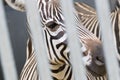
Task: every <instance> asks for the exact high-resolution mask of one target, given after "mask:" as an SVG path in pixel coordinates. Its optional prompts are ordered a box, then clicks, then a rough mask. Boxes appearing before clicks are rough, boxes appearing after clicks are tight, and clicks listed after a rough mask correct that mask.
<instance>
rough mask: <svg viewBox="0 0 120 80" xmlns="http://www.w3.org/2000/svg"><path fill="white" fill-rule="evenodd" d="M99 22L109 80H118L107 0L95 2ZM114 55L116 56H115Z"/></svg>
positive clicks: (119, 75)
mask: <svg viewBox="0 0 120 80" xmlns="http://www.w3.org/2000/svg"><path fill="white" fill-rule="evenodd" d="M95 1H96V8H97V13H98V18H99V21H100V27H101V33H102V41H103V47H104V52H105V60H106V67H107V72H108V77H109V80H120V73H119V66H118V62H117V58H116V54H117V53H116V52H117V51H116V47H115V43H114V42H115V39H114V36H113V32H112V26H111V23H110V16H109V14H110V10H109V4H108V3H109V2H108V0H95ZM115 53H116V54H115Z"/></svg>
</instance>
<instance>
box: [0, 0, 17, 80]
mask: <svg viewBox="0 0 120 80" xmlns="http://www.w3.org/2000/svg"><path fill="white" fill-rule="evenodd" d="M0 18H1V19H0V58H1V59H0V60H1V63H2V68H3V73H4V79H5V80H18V77H17V71H16V66H15V62H14V57H13V51H12V47H11V43H10V38H9V33H8V29H7V23H6V19H5V12H4V8H3V2H2V0H0Z"/></svg>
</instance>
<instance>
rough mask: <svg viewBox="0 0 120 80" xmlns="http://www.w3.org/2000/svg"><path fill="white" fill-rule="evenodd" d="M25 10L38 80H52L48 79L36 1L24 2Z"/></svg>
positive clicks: (47, 67)
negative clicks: (33, 48) (36, 64)
mask: <svg viewBox="0 0 120 80" xmlns="http://www.w3.org/2000/svg"><path fill="white" fill-rule="evenodd" d="M26 10H27V18H28V22H29V25H30V30H31V33H32V39H33V44H34V47H35V53H36V58H37V63H38V71H39V77H40V80H52V79H51V77H50V70H49V64H48V59H47V52H46V49H45V44H44V41H43V32H42V26H41V23H40V21H41V20H40V15H39V12H38V7H37V2H36V0H26Z"/></svg>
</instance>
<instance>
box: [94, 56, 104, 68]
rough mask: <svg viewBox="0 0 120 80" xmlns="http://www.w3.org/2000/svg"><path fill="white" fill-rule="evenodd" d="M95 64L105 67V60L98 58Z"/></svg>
mask: <svg viewBox="0 0 120 80" xmlns="http://www.w3.org/2000/svg"><path fill="white" fill-rule="evenodd" d="M95 63H96V64H97V65H99V66H102V65H104V60H103V58H102V57H99V56H96V60H95Z"/></svg>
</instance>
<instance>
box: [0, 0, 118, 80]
mask: <svg viewBox="0 0 120 80" xmlns="http://www.w3.org/2000/svg"><path fill="white" fill-rule="evenodd" d="M74 1H79V2H84V3H86V4H88V5H89V6H91V7H93V8H95V5H94V0H74ZM115 1H116V0H110V5H111V10H113V9H114V6H115ZM4 6H5V12H6V19H7V23H8V28H9V32H10V38H11V42H12V47H13V52H14V58H15V62H16V67H17V72H18V75H19V74H20V72H21V69H22V67H23V65H24V63H25V57H26V41H27V38H28V33H27V29H26V15H25V13H24V12H19V11H15V10H13V9H12V8H10V7H9V6H8V5H4ZM0 80H4V79H3V73H2V67H1V62H0Z"/></svg>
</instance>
